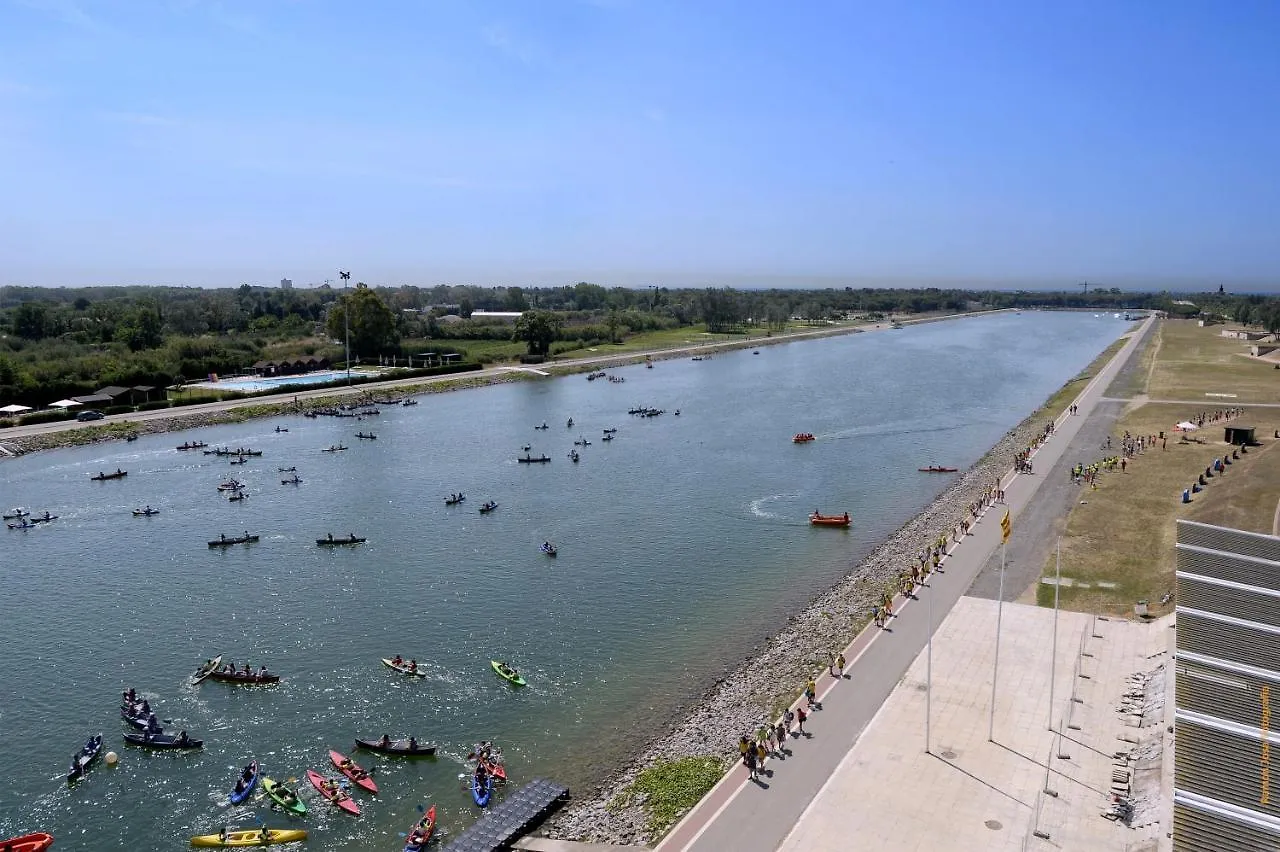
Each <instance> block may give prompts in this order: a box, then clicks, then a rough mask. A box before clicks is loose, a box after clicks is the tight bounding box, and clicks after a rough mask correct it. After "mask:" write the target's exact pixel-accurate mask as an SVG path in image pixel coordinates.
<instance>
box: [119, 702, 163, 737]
mask: <svg viewBox="0 0 1280 852" xmlns="http://www.w3.org/2000/svg"><path fill="white" fill-rule="evenodd" d="M150 715H151V714H149V713H145V714H144V713H143V712H142V705H141V704H135V705H134V706H133V707H130V706H129V705H127V704H121V705H120V718H121V719H123V720H125V721H126V722H128V723H129V724H130V725H133V726H134V727H135V728H137V729H138V730H139V731H145V730H146V729H147V718H148V717H149V716H150ZM157 733H158V732H157Z"/></svg>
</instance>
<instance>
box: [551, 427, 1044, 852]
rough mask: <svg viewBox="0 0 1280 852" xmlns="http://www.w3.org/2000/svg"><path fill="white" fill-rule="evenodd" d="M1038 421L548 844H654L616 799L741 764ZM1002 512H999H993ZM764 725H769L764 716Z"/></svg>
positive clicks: (579, 808)
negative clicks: (649, 785) (705, 767)
mask: <svg viewBox="0 0 1280 852" xmlns="http://www.w3.org/2000/svg"><path fill="white" fill-rule="evenodd" d="M1046 420H1047V417H1045V416H1044V415H1043V414H1040V413H1037V414H1033V415H1032V416H1031V417H1029V418H1028V419H1027V420H1025V421H1023V422H1022V423H1021V424H1019V426H1018V427H1016V428H1015V429H1013V430H1012V431H1010V432H1009V433H1008V434H1007V435H1006V436H1005V437H1004V438H1003V439H1002V440H1001V441H1000V443H998V444H997V445H996V446H995V447H993V448H992V449H991V451H990V452H988V453H987V455H986V456H984V457H983V458H982V459H981V460H980V461H979V462H978V463H977V464H975V465H974V466H973V467H972V468H970V469H969V470H968V471H967V472H966V473H965V474H964V475H962V476H961V477H960V478H959V479H958V480H956V482H955V483H953V484H952V485H951V487H949V488H948V489H947V490H946V491H944V492H943V493H942V494H941V495H940V496H939V497H938V499H936V500H935V501H934V502H933V503H932V504H931V505H930V506H929V507H928V508H927V509H925V510H924V511H923V512H921V513H920V514H919V515H916V516H915V517H914V518H912V519H911V520H910V521H908V522H907V523H905V524H904V525H903V526H902V527H901V528H899V529H898V531H897V532H895V533H894V534H893V535H891V536H890V537H889V538H888V540H886V541H885V542H884V543H883V544H881V545H880V546H879V547H877V548H876V549H875V550H874V551H872V553H871V554H870V555H868V556H867V558H866V559H864V560H863V561H862V562H861V563H860V564H858V565H857V566H856V567H855V568H854V569H853V571H851V572H850V573H849V574H848V575H847V576H846V577H845V578H844V579H843V580H841V581H840V582H839V583H837V584H836V585H835V586H834V587H833V588H831V589H829V590H828V591H826V592H824V593H823V594H821V595H819V596H818V597H816V598H814V600H813V601H811V602H810V603H809V605H808V606H807V607H805V609H804V611H803V612H801V613H799V614H798V615H796V616H794V617H792V618H791V619H790V620H789V621H788V622H787V623H786V625H785V626H784V627H783V628H782V630H781V631H779V632H778V633H777V634H776V635H774V636H771V637H769V639H768V640H767V642H766V643H765V647H764V648H763V649H759V650H758V651H757V653H755V654H754V655H753V656H751V657H750V658H748V659H746V660H744V661H743V662H742V663H741V664H740V665H739V666H738V667H737V668H736V669H734V670H733V671H732V672H731V673H729V674H727V675H726V676H725V677H723V678H721V679H719V680H717V681H716V683H715V684H714V685H713V686H712V687H711V688H710V689H709V690H708V691H707V693H706V694H705V695H704V696H703V698H702V700H701V701H699V702H698V703H697V704H696V705H695V707H696V709H695V710H694V711H693V715H692V716H690V717H689V718H687V719H684V720H683V721H679V722H677V723H675V724H674V726H673V728H672V729H671V731H670V732H669V733H666V734H664V735H662V736H659V737H657V738H656V739H655V740H654V741H653V742H651V743H650V744H649V745H648V746H647V747H646V748H645V749H644V750H643V752H642V753H641V754H640V756H639V757H638V758H636V759H635V760H634V761H633V762H632V763H631V764H629V765H628V766H627V767H625V768H624V769H623V770H621V771H619V772H618V773H616V774H615V775H613V776H612V777H610V778H609V779H607V780H606V781H605V783H604V784H603V785H601V787H600V788H599V789H598V790H597V791H596V792H595V794H594V795H592V796H589V797H584V798H583V799H582V800H580V801H577V802H576V803H574V804H573V805H571V806H569V807H568V808H566V809H565V810H564V811H563V812H561V813H560V814H559V815H558V816H557V817H556V818H555V819H554V820H553V821H552V822H550V823H549V824H548V825H547V826H546V827H545V832H544V833H546V834H548V835H549V836H551V837H557V838H562V839H573V840H594V841H596V842H603V843H622V844H627V843H653V842H655V841H657V840H658V838H656V837H651V836H649V833H648V831H647V829H646V822H647V816H646V814H645V812H644V807H643V799H642V798H641V797H635V798H634V799H633V800H632V801H630V802H629V803H627V804H626V805H620V804H619V803H615V804H614V805H613V807H610V803H611V802H613V800H614V798H615V797H616V796H617V795H618V794H619V793H621V792H622V791H623V790H625V789H626V788H627V787H628V786H629V785H630V784H631V783H632V782H633V781H634V780H635V778H636V776H637V775H638V774H639V773H640V772H641V771H643V770H644V769H647V768H648V767H650V766H653V765H654V764H657V763H660V762H663V761H667V760H675V759H679V758H683V757H690V756H694V755H706V754H715V755H718V756H719V757H721V758H722V759H723V760H724V761H725V764H726V765H729V766H731V765H733V763H734V762H735V761H736V760H737V751H738V750H737V743H738V737H739V736H741V735H742V734H751V733H752V732H754V731H755V730H756V729H757V728H758V727H759V726H760V725H761V724H763V723H764V722H765V721H766V717H768V716H771V715H772V713H771V708H774V707H778V706H781V705H780V703H779V702H780V700H781V701H783V702H785V703H790V700H791V699H793V698H795V697H797V696H798V695H799V694H800V690H801V689H802V688H803V686H804V683H805V681H806V680H808V678H809V677H810V676H811V675H813V674H814V673H815V672H818V671H820V670H823V669H825V668H826V665H827V661H828V660H829V659H830V655H831V654H832V653H833V652H834V651H836V650H838V649H840V648H843V647H844V646H845V645H847V644H848V643H849V642H850V641H851V640H852V639H853V637H854V635H856V633H857V631H858V630H860V629H861V628H862V626H863V625H864V624H866V623H867V622H868V621H869V620H870V615H871V608H872V607H873V606H874V605H875V604H876V603H877V602H878V600H879V597H880V594H881V593H882V592H883V591H884V589H885V588H887V587H888V586H889V585H890V583H891V581H892V580H893V579H894V578H896V577H897V576H898V574H899V573H900V572H901V571H902V570H903V569H904V568H906V567H908V566H909V565H910V564H911V563H912V562H913V561H914V560H915V559H916V557H917V555H918V554H919V553H920V552H921V551H922V550H924V549H925V547H927V546H928V545H929V544H931V543H932V542H933V541H934V540H936V539H937V538H938V536H939V535H943V534H949V533H950V531H951V530H952V529H954V528H955V527H956V525H957V524H958V523H959V522H960V521H962V520H964V519H965V518H966V517H967V516H968V511H969V506H970V504H972V503H974V502H976V501H977V500H978V499H979V498H980V497H981V496H982V495H983V494H984V493H986V492H987V490H988V489H990V488H991V486H992V485H993V484H995V483H996V482H997V481H998V480H999V479H1000V477H1002V476H1004V475H1005V474H1006V473H1008V471H1009V470H1010V469H1011V467H1012V463H1013V457H1014V454H1015V453H1016V452H1018V451H1020V450H1023V449H1026V447H1027V446H1028V445H1030V444H1031V442H1032V441H1033V440H1034V438H1035V437H1036V436H1038V435H1040V434H1042V433H1043V430H1044V422H1045V421H1046ZM996 510H999V507H996ZM769 721H773V720H772V719H769Z"/></svg>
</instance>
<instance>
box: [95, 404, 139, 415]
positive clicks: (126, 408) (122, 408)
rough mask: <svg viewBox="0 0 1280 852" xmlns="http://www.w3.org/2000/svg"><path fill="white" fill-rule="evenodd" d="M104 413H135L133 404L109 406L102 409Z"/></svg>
mask: <svg viewBox="0 0 1280 852" xmlns="http://www.w3.org/2000/svg"><path fill="white" fill-rule="evenodd" d="M102 413H103V414H107V415H111V414H132V413H133V406H132V405H112V406H108V407H107V408H104V409H102Z"/></svg>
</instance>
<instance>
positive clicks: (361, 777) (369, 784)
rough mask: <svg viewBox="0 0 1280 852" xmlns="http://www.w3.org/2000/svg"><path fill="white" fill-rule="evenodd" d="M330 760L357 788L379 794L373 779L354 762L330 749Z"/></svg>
mask: <svg viewBox="0 0 1280 852" xmlns="http://www.w3.org/2000/svg"><path fill="white" fill-rule="evenodd" d="M329 759H330V760H332V761H333V765H334V766H336V767H338V771H339V772H341V773H342V774H343V775H345V776H347V777H348V778H350V779H351V780H352V781H354V782H355V783H356V785H357V786H359V787H362V788H363V789H365V790H368V791H369V792H370V793H376V792H378V785H377V784H375V783H373V778H372V777H370V775H369V773H368V772H365V771H364V770H363V769H361V768H360V767H359V766H358V765H357V764H356V762H355V761H354V760H352V759H351V758H349V757H347V756H346V755H345V754H342V753H340V752H336V751H334V750H333V749H329Z"/></svg>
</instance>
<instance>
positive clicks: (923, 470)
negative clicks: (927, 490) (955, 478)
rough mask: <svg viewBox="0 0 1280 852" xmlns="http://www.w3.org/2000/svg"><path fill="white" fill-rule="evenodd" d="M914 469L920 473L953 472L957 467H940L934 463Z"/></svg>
mask: <svg viewBox="0 0 1280 852" xmlns="http://www.w3.org/2000/svg"><path fill="white" fill-rule="evenodd" d="M916 470H918V471H920V472H921V473H955V472H956V471H957V470H958V468H954V467H940V466H939V465H936V464H934V465H929V466H928V467H918V468H916Z"/></svg>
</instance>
